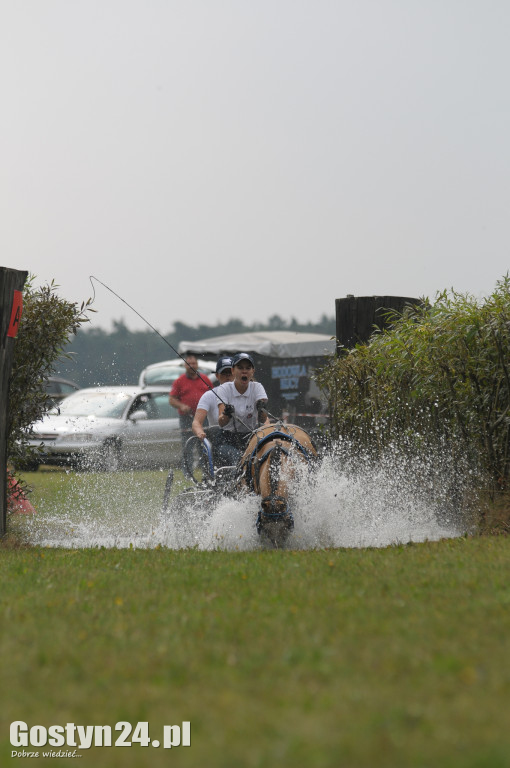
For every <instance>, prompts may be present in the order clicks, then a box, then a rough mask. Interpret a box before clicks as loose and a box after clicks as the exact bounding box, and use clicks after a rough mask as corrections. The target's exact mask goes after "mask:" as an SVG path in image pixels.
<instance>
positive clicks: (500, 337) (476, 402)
mask: <svg viewBox="0 0 510 768" xmlns="http://www.w3.org/2000/svg"><path fill="white" fill-rule="evenodd" d="M391 321H392V327H391V329H389V330H386V331H383V332H378V331H375V332H374V333H373V335H372V336H371V338H370V340H369V342H368V344H366V345H362V344H358V345H357V346H356V347H355V348H354V349H352V350H350V351H345V353H344V354H342V355H340V356H338V357H337V358H333V359H331V361H330V362H329V363H328V365H327V366H325V367H324V368H322V370H321V371H319V372H318V374H317V381H318V384H319V386H320V387H321V388H322V389H323V390H324V391H325V392H326V393H327V395H328V398H329V406H330V416H331V431H332V436H333V437H342V438H346V439H347V440H349V441H350V442H351V443H352V445H354V446H356V445H357V446H359V447H360V448H361V447H362V448H363V450H364V451H367V450H369V451H371V452H372V453H373V454H377V453H378V452H380V451H381V450H383V449H384V448H385V447H386V446H388V444H389V443H390V442H391V441H394V440H396V439H397V440H401V439H405V440H406V444H409V442H410V441H411V442H412V441H413V440H414V443H415V445H416V447H417V450H421V449H422V447H423V444H424V443H429V442H431V441H434V442H436V443H437V441H438V440H440V441H441V442H442V443H443V444H445V441H446V443H447V444H448V446H449V450H450V451H451V452H452V453H455V452H458V453H459V454H460V453H462V455H463V456H468V457H470V459H471V460H472V461H473V464H477V465H479V467H480V468H481V470H482V472H483V473H484V474H485V475H486V476H487V477H488V478H489V479H490V481H491V482H492V484H493V487H494V488H499V489H506V488H507V487H508V485H509V479H510V451H509V447H510V358H509V350H510V279H509V277H508V275H507V276H506V277H504V278H502V279H501V280H500V281H498V282H497V284H496V289H495V291H494V292H493V293H492V295H491V296H489V297H488V298H485V299H483V300H482V301H477V300H475V299H474V298H473V297H472V296H470V295H467V294H459V293H456V292H453V291H452V292H450V293H448V292H446V291H445V292H443V293H440V294H438V295H437V298H436V301H435V303H434V304H433V305H430V304H429V303H428V302H424V303H423V304H422V305H421V306H418V307H407V308H406V309H405V310H404V312H403V313H402V315H396V314H394V315H393V316H392V317H391Z"/></svg>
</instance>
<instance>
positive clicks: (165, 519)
mask: <svg viewBox="0 0 510 768" xmlns="http://www.w3.org/2000/svg"><path fill="white" fill-rule="evenodd" d="M345 454H346V452H345V450H343V451H340V450H335V451H331V452H328V455H327V456H326V457H325V458H323V459H322V461H321V462H320V465H319V467H318V468H317V469H316V471H314V472H313V473H312V475H309V474H308V472H307V471H306V470H305V467H303V471H302V472H300V473H299V475H298V477H297V478H296V481H295V484H294V485H293V489H292V496H291V504H292V511H293V514H294V521H295V526H294V530H293V531H292V532H291V534H290V535H289V538H288V540H287V544H286V548H289V549H316V548H326V547H384V546H388V545H391V544H396V543H407V542H410V541H413V542H418V541H425V540H437V539H440V538H450V537H454V536H458V535H462V534H464V533H465V532H466V530H468V529H469V527H470V513H469V510H467V509H466V508H465V499H466V493H465V488H467V486H468V481H469V476H468V473H467V471H466V472H464V473H463V474H462V476H461V473H460V472H459V470H458V467H456V468H455V470H454V469H453V468H452V466H451V465H450V464H449V462H448V461H445V460H444V458H442V459H439V458H438V457H437V456H432V455H431V456H427V457H421V458H420V459H419V460H418V459H413V460H411V459H409V458H408V457H406V456H405V455H403V454H402V452H401V451H400V450H399V449H394V450H393V451H390V452H389V453H388V454H387V456H386V457H385V458H384V459H383V460H381V459H380V460H378V462H377V464H375V463H374V462H370V461H368V460H366V461H360V460H359V458H358V459H357V460H356V462H352V461H351V462H349V461H346V460H345V458H344V459H342V455H343V456H344V457H345ZM349 464H351V466H349ZM165 477H166V475H165V473H161V475H160V476H158V475H156V476H155V475H152V476H149V475H147V473H137V472H124V473H116V474H115V475H113V474H112V475H108V474H97V475H79V474H75V473H68V474H67V475H62V486H61V490H60V492H59V505H60V508H62V507H64V509H66V513H65V514H63V515H62V514H59V515H58V516H57V515H55V514H54V513H53V510H51V509H48V508H41V507H40V509H39V514H37V515H35V516H34V517H33V518H30V519H29V518H25V519H24V520H23V521H22V524H23V529H24V532H25V535H26V536H27V538H28V539H29V541H30V542H31V543H33V544H37V545H41V546H49V547H66V548H76V547H80V548H83V547H118V548H127V547H144V548H153V547H156V546H164V547H169V548H173V549H181V548H186V547H196V548H198V549H200V550H210V549H226V550H253V549H261V548H264V547H266V546H268V545H267V544H266V543H264V541H263V540H261V538H260V537H259V536H258V534H257V532H256V529H255V521H256V518H257V513H258V507H259V499H258V498H257V497H255V496H243V497H241V498H239V499H234V498H225V497H222V498H220V499H219V500H218V501H217V502H216V503H214V504H212V505H211V503H210V500H208V501H207V502H206V503H204V502H203V500H202V499H201V498H198V499H197V500H196V501H195V502H194V503H191V502H192V501H193V497H191V500H190V497H188V500H187V501H186V502H185V500H184V499H185V497H179V498H178V500H177V501H175V500H174V502H173V504H172V507H171V511H170V513H169V514H167V515H162V514H161V502H162V498H163V489H164V481H165ZM159 478H161V480H160V481H159ZM452 489H454V490H452Z"/></svg>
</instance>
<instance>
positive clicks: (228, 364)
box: [216, 357, 232, 373]
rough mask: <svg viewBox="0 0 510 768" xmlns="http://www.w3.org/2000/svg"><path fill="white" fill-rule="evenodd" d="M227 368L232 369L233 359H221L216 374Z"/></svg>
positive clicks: (217, 364)
mask: <svg viewBox="0 0 510 768" xmlns="http://www.w3.org/2000/svg"><path fill="white" fill-rule="evenodd" d="M226 368H232V358H231V357H220V359H219V360H218V362H217V363H216V373H222V372H223V371H224V370H226Z"/></svg>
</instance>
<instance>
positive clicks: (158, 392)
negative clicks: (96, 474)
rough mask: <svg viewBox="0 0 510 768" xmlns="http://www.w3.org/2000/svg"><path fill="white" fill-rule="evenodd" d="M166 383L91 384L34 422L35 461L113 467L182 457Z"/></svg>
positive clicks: (157, 464)
mask: <svg viewBox="0 0 510 768" xmlns="http://www.w3.org/2000/svg"><path fill="white" fill-rule="evenodd" d="M169 390H170V388H169V387H168V386H166V387H145V388H143V389H141V388H140V387H90V388H86V389H80V390H78V392H75V393H74V394H73V395H69V397H66V398H65V400H63V401H62V402H61V403H60V404H59V407H58V409H53V410H52V411H51V412H50V413H48V414H47V415H46V416H44V417H43V418H42V419H41V420H40V421H38V422H36V423H35V424H33V425H32V428H31V438H30V441H29V444H30V445H32V446H40V449H41V450H40V453H39V457H38V462H39V464H52V465H58V466H65V465H70V466H77V467H81V468H90V469H103V470H115V469H121V468H126V469H127V468H131V469H142V468H163V469H166V468H168V467H169V466H173V465H178V464H179V463H180V460H181V453H182V452H181V434H180V429H179V419H178V416H177V412H176V411H175V409H174V408H172V406H171V405H170V403H169V401H168V393H169Z"/></svg>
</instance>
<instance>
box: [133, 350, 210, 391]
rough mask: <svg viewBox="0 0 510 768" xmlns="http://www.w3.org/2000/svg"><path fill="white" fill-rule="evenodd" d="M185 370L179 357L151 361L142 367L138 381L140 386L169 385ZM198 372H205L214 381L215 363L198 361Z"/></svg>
mask: <svg viewBox="0 0 510 768" xmlns="http://www.w3.org/2000/svg"><path fill="white" fill-rule="evenodd" d="M185 370H186V363H185V362H184V360H182V359H181V358H180V357H178V358H177V359H175V360H163V362H161V363H153V364H152V365H148V366H147V368H144V369H143V371H142V372H141V374H140V379H139V381H138V383H139V385H140V386H141V387H146V386H149V385H156V384H157V385H165V386H166V385H169V387H171V386H172V384H173V383H174V381H175V380H176V379H177V378H178V377H179V376H182V374H183V373H184V372H185ZM198 372H199V373H203V374H205V375H206V376H207V377H208V378H209V380H210V381H211V383H212V384H214V383H215V382H216V363H211V362H209V361H206V360H199V361H198Z"/></svg>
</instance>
